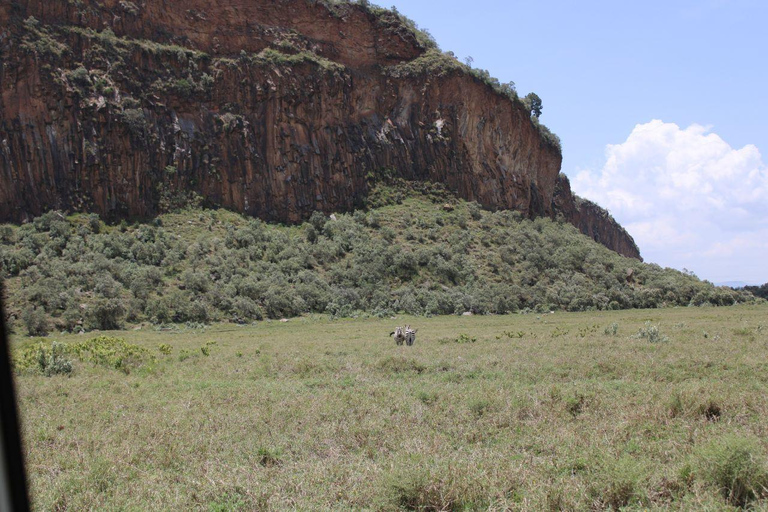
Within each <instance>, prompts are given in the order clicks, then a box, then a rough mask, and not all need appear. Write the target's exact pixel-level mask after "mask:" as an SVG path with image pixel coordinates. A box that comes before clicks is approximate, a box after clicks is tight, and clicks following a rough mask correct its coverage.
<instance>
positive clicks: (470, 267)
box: [0, 179, 754, 334]
mask: <svg viewBox="0 0 768 512" xmlns="http://www.w3.org/2000/svg"><path fill="white" fill-rule="evenodd" d="M0 242H1V243H0V269H1V271H2V275H3V276H4V277H5V280H6V285H7V294H8V299H9V300H8V305H7V310H8V313H9V315H10V316H11V320H12V323H14V324H15V326H16V330H17V331H19V332H24V333H26V332H31V333H33V334H41V333H44V332H46V331H47V330H49V329H51V328H55V329H61V330H67V331H79V330H88V329H97V328H98V329H114V328H120V327H123V326H125V325H126V323H127V324H132V323H137V322H153V323H155V324H164V323H173V322H176V323H178V322H181V323H184V322H214V321H229V322H239V323H245V322H252V321H256V320H261V319H265V318H282V317H291V316H296V315H302V314H309V313H323V314H329V315H333V316H337V317H350V316H360V315H375V316H390V315H394V314H397V313H409V314H416V315H440V314H462V313H465V312H471V313H474V314H489V313H493V314H504V313H513V312H532V313H533V312H535V313H547V312H549V311H553V310H554V311H583V310H589V309H623V308H655V307H665V306H688V305H727V304H733V303H736V302H744V301H751V300H754V297H753V296H752V295H751V294H750V293H748V292H743V291H734V290H732V289H730V288H718V287H715V286H713V285H711V284H709V283H707V282H704V281H701V280H699V279H697V278H696V277H694V276H691V275H687V274H684V273H682V272H679V271H676V270H672V269H664V268H661V267H659V266H658V265H653V264H645V263H642V262H640V261H639V260H637V259H634V258H626V257H623V256H620V255H619V254H617V253H615V252H613V251H611V250H609V249H607V248H606V247H604V246H602V245H600V244H598V243H596V242H594V241H593V240H592V239H591V238H589V237H586V236H584V235H583V234H581V233H580V232H579V231H578V230H577V229H576V228H575V227H574V226H572V225H571V224H569V223H566V222H564V221H561V222H557V221H553V220H551V219H549V218H538V219H535V220H529V219H525V218H524V217H523V216H522V215H521V214H520V213H519V212H514V211H496V212H491V211H488V210H484V209H482V208H481V207H480V206H479V205H478V204H477V203H470V202H465V201H463V200H460V199H457V198H456V197H455V196H454V195H452V194H450V193H448V192H446V191H445V189H444V188H442V187H441V186H439V185H436V184H430V183H423V182H405V181H403V180H399V179H393V180H392V181H391V182H388V183H387V184H381V183H380V184H378V185H371V194H370V195H369V202H368V204H367V205H366V208H365V209H360V210H356V211H355V212H352V213H348V214H335V215H334V216H333V217H331V218H329V217H327V216H325V215H323V214H320V213H316V214H314V215H312V216H311V218H310V219H309V221H308V222H306V223H304V224H301V225H294V226H283V225H274V224H273V225H270V224H266V223H264V222H263V221H260V220H256V219H253V218H248V217H246V216H242V215H240V214H237V213H233V212H230V211H227V210H223V209H218V210H210V209H199V208H193V209H185V210H181V211H179V212H177V213H169V214H164V215H161V216H160V217H158V218H157V219H156V220H155V221H153V222H151V223H146V224H132V225H128V224H127V223H125V222H123V223H121V224H118V225H105V224H104V223H103V222H102V221H101V220H100V219H99V218H98V216H97V215H95V214H89V215H83V214H79V215H72V216H64V215H62V214H60V213H57V212H49V213H46V214H45V215H43V216H40V217H38V218H36V219H34V221H33V222H30V223H28V224H24V225H22V226H20V227H19V226H9V225H6V226H2V227H0Z"/></svg>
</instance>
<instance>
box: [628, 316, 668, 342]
mask: <svg viewBox="0 0 768 512" xmlns="http://www.w3.org/2000/svg"><path fill="white" fill-rule="evenodd" d="M635 336H636V337H638V338H641V339H646V340H648V341H649V342H651V343H666V342H668V341H669V337H668V336H665V335H663V334H661V331H660V330H659V326H658V325H651V322H650V321H648V322H645V327H642V328H640V330H639V331H638V332H637V334H636V335H635Z"/></svg>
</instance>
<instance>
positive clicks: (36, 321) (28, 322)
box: [21, 306, 50, 336]
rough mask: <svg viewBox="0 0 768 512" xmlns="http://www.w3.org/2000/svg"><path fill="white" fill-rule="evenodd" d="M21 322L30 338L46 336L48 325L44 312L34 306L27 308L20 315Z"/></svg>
mask: <svg viewBox="0 0 768 512" xmlns="http://www.w3.org/2000/svg"><path fill="white" fill-rule="evenodd" d="M21 321H22V322H24V326H25V327H26V328H27V333H29V335H30V336H48V330H49V328H50V325H49V323H48V315H46V314H45V311H43V310H42V309H38V308H36V307H34V306H27V308H26V309H25V310H24V311H23V312H22V314H21Z"/></svg>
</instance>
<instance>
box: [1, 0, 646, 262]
mask: <svg viewBox="0 0 768 512" xmlns="http://www.w3.org/2000/svg"><path fill="white" fill-rule="evenodd" d="M0 27H2V28H0V58H1V59H2V61H3V64H4V65H3V66H2V68H0V85H1V87H2V91H1V94H0V140H2V146H3V147H2V151H0V221H13V222H20V221H28V220H31V219H32V218H33V217H34V216H37V215H41V214H43V213H44V212H46V211H48V210H49V209H52V208H53V209H58V210H62V211H68V212H75V211H78V212H95V213H98V214H99V215H100V216H102V217H103V218H104V219H109V220H115V219H129V220H130V219H137V218H141V219H148V218H152V217H154V216H155V215H157V214H159V213H162V212H163V211H167V210H168V206H169V205H174V204H179V203H184V202H185V201H187V200H188V199H189V198H190V196H199V197H200V198H202V200H203V201H204V202H205V204H207V205H209V206H216V207H225V208H228V209H230V210H233V211H237V212H242V213H246V214H248V215H250V216H254V217H258V218H261V219H263V220H267V221H279V222H301V221H303V220H306V219H307V218H309V216H310V215H311V214H312V212H314V211H322V212H325V213H331V212H337V211H351V210H352V209H354V208H355V207H357V206H360V205H361V204H363V203H364V202H365V201H366V198H367V196H368V194H369V192H370V191H369V188H368V183H369V177H370V176H371V175H373V176H378V175H381V174H382V173H393V174H394V175H395V176H397V177H399V178H403V179H407V180H415V181H422V182H434V183H443V184H445V185H446V186H447V187H448V189H449V190H451V191H453V192H454V193H455V194H456V195H457V196H459V197H461V198H463V199H466V200H469V201H476V202H478V203H479V204H481V205H483V206H484V207H486V208H490V209H513V210H516V211H518V212H520V213H521V214H522V215H523V216H525V217H528V218H534V217H540V216H545V217H550V218H553V219H554V218H556V217H557V216H558V215H562V216H563V217H564V218H565V220H567V221H569V222H571V223H573V224H574V225H576V226H577V227H578V228H579V229H580V230H581V231H582V232H583V233H585V234H587V235H588V236H590V237H592V238H593V239H596V240H598V241H600V242H601V243H603V244H604V245H606V246H607V247H609V248H611V249H613V250H615V251H617V252H619V253H621V254H624V255H626V256H631V257H635V258H639V257H640V252H639V250H638V249H637V246H636V245H635V243H634V241H633V240H632V238H631V237H630V236H629V234H627V232H626V231H624V230H623V229H622V228H621V226H619V225H618V224H617V223H616V222H615V221H614V220H613V219H612V218H611V217H610V215H608V214H607V212H605V211H604V210H602V209H600V208H599V207H597V206H596V205H593V204H591V203H587V202H583V201H580V200H579V199H578V198H576V197H575V196H573V195H572V194H571V192H570V187H569V186H568V183H567V179H566V178H565V177H564V175H561V174H560V165H561V161H562V157H561V152H560V146H559V141H558V139H557V137H556V136H554V135H553V134H552V133H551V132H550V131H549V130H547V129H546V127H544V126H543V125H541V124H540V123H539V122H538V119H537V118H533V117H531V110H530V108H527V107H526V106H525V105H524V104H523V102H521V101H520V100H519V99H518V97H517V94H516V92H515V91H514V89H513V88H512V87H511V86H510V85H509V84H506V85H505V84H499V82H498V81H497V80H494V79H493V78H491V77H490V75H489V74H488V73H487V72H485V71H482V70H476V69H471V68H469V67H468V66H466V65H464V64H462V63H459V62H458V61H457V60H456V59H455V58H454V57H453V56H452V55H451V54H450V53H443V52H441V51H440V50H439V49H438V48H437V47H436V44H435V43H434V41H432V40H431V38H430V37H429V36H428V35H427V34H425V33H423V32H421V31H419V30H417V29H416V27H415V24H414V23H413V22H411V21H410V20H408V19H406V18H404V17H403V16H402V15H400V14H398V13H396V12H392V11H388V10H385V9H381V8H378V7H372V6H370V5H368V4H367V2H366V3H359V4H357V3H356V4H350V3H345V2H323V1H316V0H293V1H278V2H273V1H266V0H232V1H229V2H226V3H210V2H207V1H203V0H188V1H185V2H165V1H161V0H144V1H142V2H131V1H126V0H104V1H101V2H97V1H96V0H77V1H68V0H54V1H48V0H46V1H43V0H29V1H26V2H4V3H3V4H2V5H0Z"/></svg>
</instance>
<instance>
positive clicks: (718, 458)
mask: <svg viewBox="0 0 768 512" xmlns="http://www.w3.org/2000/svg"><path fill="white" fill-rule="evenodd" d="M697 475H700V476H701V478H702V479H703V480H704V481H705V482H707V483H709V484H710V485H713V486H715V487H716V488H717V489H718V490H719V492H720V494H721V495H722V496H723V498H725V500H726V501H727V502H728V503H729V504H731V505H735V506H737V507H746V506H747V505H748V504H749V502H751V501H752V500H754V499H756V498H758V497H760V496H763V495H765V494H766V490H767V489H768V467H766V463H765V459H764V457H763V453H762V449H761V447H760V444H759V443H758V442H757V440H755V439H747V438H742V437H737V436H727V437H723V438H721V439H716V440H714V441H712V442H711V443H710V444H709V445H707V446H705V447H704V448H703V449H701V450H700V452H699V454H698V468H697Z"/></svg>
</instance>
